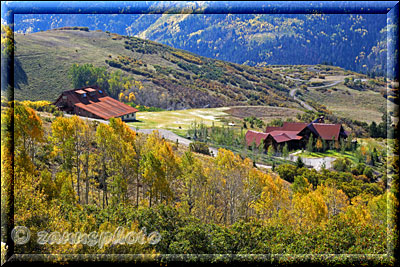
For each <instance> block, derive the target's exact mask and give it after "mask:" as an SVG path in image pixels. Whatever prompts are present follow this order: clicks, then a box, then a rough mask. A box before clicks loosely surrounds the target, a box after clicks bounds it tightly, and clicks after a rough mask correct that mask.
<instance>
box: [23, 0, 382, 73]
mask: <svg viewBox="0 0 400 267" xmlns="http://www.w3.org/2000/svg"><path fill="white" fill-rule="evenodd" d="M205 5H206V4H205ZM197 8H199V7H198V6H197ZM386 24H387V21H386V16H385V15H384V14H324V15H318V14H275V15H272V14H129V15H128V14H114V15H108V14H96V15H93V14H87V15H82V14H68V15H62V14H55V15H51V14H47V15H28V14H27V15H19V16H18V17H16V30H17V31H20V32H37V31H41V30H48V29H52V28H57V27H63V26H85V27H89V29H90V30H97V29H99V30H103V31H110V32H115V33H118V34H122V35H130V36H138V37H140V38H144V39H148V40H152V41H156V42H160V43H163V44H167V45H170V46H172V47H175V48H179V49H184V50H187V51H190V52H193V53H196V54H198V55H201V56H205V57H210V58H215V59H220V60H225V61H230V62H234V63H239V64H248V65H252V66H265V65H286V64H289V65H292V64H310V65H311V64H321V63H330V64H332V65H335V66H340V67H343V68H346V69H350V70H354V71H357V72H363V73H371V72H375V73H378V74H383V73H384V72H385V70H386V58H387V47H386V38H387V27H386V26H387V25H386Z"/></svg>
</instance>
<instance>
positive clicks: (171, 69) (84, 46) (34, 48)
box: [15, 28, 298, 109]
mask: <svg viewBox="0 0 400 267" xmlns="http://www.w3.org/2000/svg"><path fill="white" fill-rule="evenodd" d="M15 42H16V52H15V59H16V60H15V63H16V64H15V74H16V75H15V76H16V77H15V78H16V79H15V87H16V89H15V98H16V99H17V100H18V99H30V100H39V99H46V100H55V99H56V97H57V96H58V95H59V94H60V92H61V91H63V90H68V89H71V87H72V84H71V81H70V79H69V78H68V70H69V68H70V66H71V65H72V64H74V63H77V64H85V63H90V64H93V65H94V66H99V67H100V66H106V67H107V68H108V69H109V71H116V70H121V71H123V72H124V73H125V74H126V75H131V76H132V77H134V78H135V79H136V80H138V81H141V82H142V83H143V86H144V89H143V90H136V91H135V94H136V97H137V99H138V101H139V102H140V103H141V104H144V105H150V106H158V107H161V108H166V109H182V108H189V107H192V108H195V107H219V106H231V105H275V106H278V105H281V106H294V107H298V104H297V103H296V102H294V101H292V99H291V98H290V97H289V95H288V92H289V88H288V87H287V86H285V81H284V80H283V79H282V77H281V76H280V75H278V74H276V73H274V72H272V70H271V69H268V68H254V67H249V66H241V65H238V64H233V63H228V62H223V61H218V60H214V59H209V58H205V57H199V56H197V55H194V54H191V53H188V52H186V51H183V50H177V49H174V48H171V47H169V46H166V45H162V44H158V43H154V42H152V41H146V40H141V39H138V38H134V37H124V36H120V35H117V34H110V33H104V32H101V31H85V30H79V28H77V30H52V31H46V32H39V33H32V34H15Z"/></svg>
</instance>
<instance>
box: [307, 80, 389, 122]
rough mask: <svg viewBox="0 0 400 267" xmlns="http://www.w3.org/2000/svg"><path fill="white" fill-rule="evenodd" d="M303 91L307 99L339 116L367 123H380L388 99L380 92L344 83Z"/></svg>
mask: <svg viewBox="0 0 400 267" xmlns="http://www.w3.org/2000/svg"><path fill="white" fill-rule="evenodd" d="M302 93H303V95H304V97H303V98H304V99H305V100H307V99H310V100H313V101H315V102H317V103H322V104H324V105H325V106H326V107H327V108H328V109H329V110H331V111H332V112H333V113H334V114H335V115H337V116H340V117H345V118H350V119H353V120H358V121H365V122H367V123H371V122H372V121H375V122H377V123H380V122H381V118H382V110H385V109H386V105H387V101H386V99H385V98H383V97H382V95H381V94H380V93H378V92H374V91H357V90H353V89H349V88H348V87H346V86H344V85H343V84H338V85H336V86H333V87H332V88H323V89H311V88H309V89H308V92H302Z"/></svg>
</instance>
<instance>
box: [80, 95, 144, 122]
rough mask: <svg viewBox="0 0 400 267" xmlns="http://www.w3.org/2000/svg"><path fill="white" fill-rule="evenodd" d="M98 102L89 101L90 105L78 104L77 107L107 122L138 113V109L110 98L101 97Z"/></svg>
mask: <svg viewBox="0 0 400 267" xmlns="http://www.w3.org/2000/svg"><path fill="white" fill-rule="evenodd" d="M98 100H99V101H98V102H94V101H91V100H89V104H84V103H76V104H75V106H77V107H79V108H81V109H84V110H86V111H88V112H90V113H93V114H94V115H96V116H98V117H100V118H103V119H105V120H108V119H110V118H112V117H120V116H123V115H126V114H130V113H134V112H137V111H138V110H137V109H136V108H133V107H131V106H128V105H126V104H124V103H121V102H119V101H118V100H115V99H114V98H112V97H109V96H105V97H100V98H98Z"/></svg>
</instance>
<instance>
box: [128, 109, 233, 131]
mask: <svg viewBox="0 0 400 267" xmlns="http://www.w3.org/2000/svg"><path fill="white" fill-rule="evenodd" d="M227 109H229V108H227V107H222V108H207V109H185V110H173V111H159V112H138V113H136V119H137V120H138V121H137V122H129V123H128V124H129V125H130V126H134V127H137V128H139V129H166V130H170V131H172V132H174V133H176V134H178V135H181V136H184V135H186V131H187V130H188V129H189V128H190V126H191V124H192V123H194V122H195V121H196V122H198V123H200V122H203V123H204V124H206V125H207V126H211V125H212V124H213V123H214V125H215V126H222V125H223V124H224V123H223V119H224V118H225V119H226V118H227V117H228V116H229V114H227V113H225V112H224V111H225V110H227Z"/></svg>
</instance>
